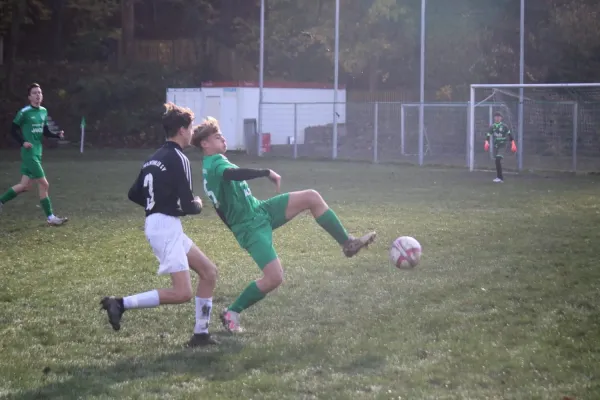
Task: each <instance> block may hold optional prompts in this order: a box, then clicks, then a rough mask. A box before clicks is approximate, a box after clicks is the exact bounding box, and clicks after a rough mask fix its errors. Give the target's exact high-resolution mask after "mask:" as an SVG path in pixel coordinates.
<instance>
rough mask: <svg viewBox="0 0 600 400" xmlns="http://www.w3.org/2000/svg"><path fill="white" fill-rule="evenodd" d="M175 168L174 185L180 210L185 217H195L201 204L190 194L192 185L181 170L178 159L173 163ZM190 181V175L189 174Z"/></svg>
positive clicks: (199, 211)
mask: <svg viewBox="0 0 600 400" xmlns="http://www.w3.org/2000/svg"><path fill="white" fill-rule="evenodd" d="M173 166H174V168H175V170H174V172H175V176H174V179H175V184H176V187H177V197H179V201H180V202H181V210H182V211H183V213H184V214H185V215H196V214H200V213H201V212H202V204H201V203H200V202H198V201H196V199H195V198H194V194H193V193H192V187H191V186H192V185H191V183H190V181H188V174H187V173H186V172H185V170H184V169H183V163H182V162H181V160H180V159H179V158H177V160H174V161H173ZM190 179H191V173H190Z"/></svg>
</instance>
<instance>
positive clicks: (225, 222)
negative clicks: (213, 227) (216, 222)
mask: <svg viewBox="0 0 600 400" xmlns="http://www.w3.org/2000/svg"><path fill="white" fill-rule="evenodd" d="M214 209H215V212H216V213H217V215H218V216H219V218H221V221H223V223H224V224H225V226H226V227H227V228H229V230H231V226H229V224H228V223H227V220H226V219H225V214H223V213H222V212H221V210H219V209H218V208H217V207H214Z"/></svg>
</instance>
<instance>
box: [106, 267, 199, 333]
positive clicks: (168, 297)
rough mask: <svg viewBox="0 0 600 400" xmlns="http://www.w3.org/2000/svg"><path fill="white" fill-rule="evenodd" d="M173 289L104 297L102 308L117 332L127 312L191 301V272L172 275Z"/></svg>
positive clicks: (186, 271) (179, 272)
mask: <svg viewBox="0 0 600 400" xmlns="http://www.w3.org/2000/svg"><path fill="white" fill-rule="evenodd" d="M171 282H172V287H171V288H169V289H156V290H150V291H148V292H143V293H138V294H134V295H131V296H125V297H104V298H103V299H102V300H101V301H100V305H101V308H102V309H104V310H106V312H107V314H108V321H109V322H110V324H111V325H112V327H113V329H114V330H115V331H118V330H119V329H121V317H122V316H123V313H124V312H125V311H126V310H131V309H139V308H154V307H158V306H159V305H161V304H181V303H186V302H188V301H190V300H191V298H192V295H193V292H192V281H191V279H190V272H189V270H185V271H178V272H173V273H171Z"/></svg>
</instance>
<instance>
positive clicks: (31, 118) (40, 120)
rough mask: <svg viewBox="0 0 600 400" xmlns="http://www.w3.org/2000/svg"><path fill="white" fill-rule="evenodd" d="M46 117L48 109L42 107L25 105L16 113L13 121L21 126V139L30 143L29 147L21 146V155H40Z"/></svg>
mask: <svg viewBox="0 0 600 400" xmlns="http://www.w3.org/2000/svg"><path fill="white" fill-rule="evenodd" d="M47 118H48V111H47V110H46V109H45V108H44V107H33V106H27V107H24V108H22V109H21V110H20V111H19V112H18V113H17V115H16V116H15V119H14V120H13V123H15V124H16V125H18V126H19V127H20V128H21V134H22V135H23V139H24V140H25V141H26V142H29V143H31V145H32V148H31V149H25V148H21V154H22V155H33V156H41V155H42V140H43V138H44V125H46V120H47Z"/></svg>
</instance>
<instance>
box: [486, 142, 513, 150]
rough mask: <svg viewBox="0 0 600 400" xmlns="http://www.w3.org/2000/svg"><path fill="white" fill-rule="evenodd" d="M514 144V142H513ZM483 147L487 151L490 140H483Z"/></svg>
mask: <svg viewBox="0 0 600 400" xmlns="http://www.w3.org/2000/svg"><path fill="white" fill-rule="evenodd" d="M513 146H514V144H513ZM483 149H484V150H485V151H489V150H490V142H488V141H487V140H486V141H485V144H484V145H483Z"/></svg>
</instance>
